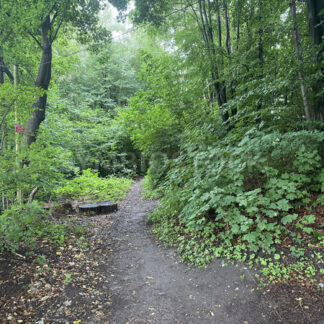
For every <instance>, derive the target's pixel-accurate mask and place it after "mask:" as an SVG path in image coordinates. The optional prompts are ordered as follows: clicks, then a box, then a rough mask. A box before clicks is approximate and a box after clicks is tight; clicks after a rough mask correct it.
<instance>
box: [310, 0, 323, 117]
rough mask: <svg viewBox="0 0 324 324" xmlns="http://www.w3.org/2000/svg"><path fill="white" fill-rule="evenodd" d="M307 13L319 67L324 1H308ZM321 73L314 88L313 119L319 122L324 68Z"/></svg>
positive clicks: (321, 53)
mask: <svg viewBox="0 0 324 324" xmlns="http://www.w3.org/2000/svg"><path fill="white" fill-rule="evenodd" d="M307 12H308V22H309V33H310V36H311V38H312V41H313V44H314V45H315V46H318V47H319V48H316V49H315V50H314V59H313V61H314V64H316V65H317V66H318V65H320V64H321V62H322V61H323V53H324V46H320V45H322V44H323V43H322V42H323V41H324V0H307ZM319 70H320V72H321V76H322V77H321V79H320V80H319V81H318V82H317V83H316V84H315V85H314V86H313V89H312V90H313V93H314V95H315V97H316V98H315V100H314V108H313V115H314V116H313V119H314V120H317V121H324V95H323V94H322V95H317V94H318V93H319V92H321V91H322V90H323V88H324V68H323V66H322V67H321V68H319Z"/></svg>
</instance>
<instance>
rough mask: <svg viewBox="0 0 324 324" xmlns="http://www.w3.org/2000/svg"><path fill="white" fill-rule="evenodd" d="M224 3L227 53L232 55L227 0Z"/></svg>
mask: <svg viewBox="0 0 324 324" xmlns="http://www.w3.org/2000/svg"><path fill="white" fill-rule="evenodd" d="M223 5H224V14H225V23H226V50H227V55H228V56H230V55H231V31H230V21H229V15H228V7H227V0H223Z"/></svg>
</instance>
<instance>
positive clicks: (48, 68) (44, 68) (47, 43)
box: [26, 16, 52, 146]
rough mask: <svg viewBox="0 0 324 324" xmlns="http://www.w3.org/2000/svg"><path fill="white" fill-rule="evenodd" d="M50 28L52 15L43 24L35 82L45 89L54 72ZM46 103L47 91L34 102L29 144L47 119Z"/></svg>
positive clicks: (30, 120)
mask: <svg viewBox="0 0 324 324" xmlns="http://www.w3.org/2000/svg"><path fill="white" fill-rule="evenodd" d="M50 29H51V21H50V17H49V16H47V17H46V19H45V21H44V22H43V24H42V58H41V63H40V67H39V70H38V75H37V79H36V82H35V86H36V87H38V88H41V89H43V90H44V91H47V90H48V87H49V84H50V81H51V73H52V41H51V39H50V37H49V31H50ZM46 103H47V94H46V93H44V94H43V95H41V96H40V97H38V98H37V99H36V103H35V104H34V107H35V110H34V112H33V115H32V118H31V119H29V121H28V124H27V127H26V137H27V145H28V146H29V145H31V144H32V143H33V142H35V140H36V135H37V131H38V129H39V126H40V124H41V123H42V121H43V120H44V119H45V110H46Z"/></svg>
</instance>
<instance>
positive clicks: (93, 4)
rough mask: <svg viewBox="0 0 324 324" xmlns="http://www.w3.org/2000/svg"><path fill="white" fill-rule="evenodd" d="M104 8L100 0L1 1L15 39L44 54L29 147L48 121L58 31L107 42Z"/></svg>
mask: <svg viewBox="0 0 324 324" xmlns="http://www.w3.org/2000/svg"><path fill="white" fill-rule="evenodd" d="M101 7H102V5H101V2H100V0H81V1H77V0H63V1H56V0H46V1H45V0H38V1H33V0H27V1H26V0H24V1H13V0H12V1H1V3H0V8H1V11H2V12H3V13H4V14H5V16H6V20H7V23H8V24H10V25H12V26H16V28H15V29H14V34H15V36H16V37H18V36H19V37H27V36H28V37H31V38H32V39H33V40H34V41H35V42H36V44H37V46H38V47H39V49H40V51H41V61H40V64H39V69H38V74H37V77H36V81H35V86H36V87H38V88H40V89H42V90H44V92H43V94H42V95H41V96H39V97H38V98H37V99H36V102H35V103H34V108H35V109H34V111H33V114H32V117H31V118H30V119H29V121H28V124H27V127H26V137H27V145H30V144H31V143H33V142H34V141H35V139H36V134H37V131H38V129H39V126H40V124H41V122H42V121H43V120H44V119H45V111H46V103H47V90H48V88H49V84H50V81H51V75H52V50H53V43H54V41H55V40H56V38H57V36H58V33H59V31H60V30H61V29H65V30H67V29H71V30H74V31H75V32H76V34H77V35H78V37H79V39H80V40H81V41H82V42H89V41H91V40H94V41H97V42H104V41H105V40H107V39H109V38H110V35H109V33H108V32H107V31H105V30H103V29H100V28H99V27H98V26H97V23H98V12H99V10H100V9H101ZM26 13H28V15H27V16H26ZM2 16H4V15H2ZM21 17H25V18H21Z"/></svg>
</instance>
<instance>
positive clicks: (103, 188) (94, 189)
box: [56, 169, 132, 201]
mask: <svg viewBox="0 0 324 324" xmlns="http://www.w3.org/2000/svg"><path fill="white" fill-rule="evenodd" d="M131 184H132V180H130V179H126V178H113V177H111V178H105V179H103V178H99V176H98V174H97V173H93V172H92V171H91V170H90V169H87V170H84V171H83V174H82V175H81V176H79V177H76V178H74V179H73V180H71V181H67V184H66V185H65V186H64V187H61V188H59V189H57V190H56V195H57V196H65V195H67V196H70V197H71V198H80V197H86V198H89V199H91V200H94V201H95V200H102V199H109V200H112V201H115V200H120V199H122V198H123V197H124V196H125V195H126V193H127V191H128V190H129V188H130V186H131Z"/></svg>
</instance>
